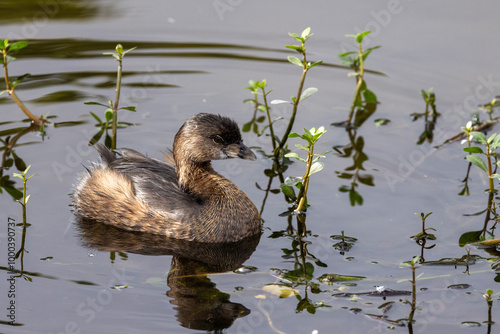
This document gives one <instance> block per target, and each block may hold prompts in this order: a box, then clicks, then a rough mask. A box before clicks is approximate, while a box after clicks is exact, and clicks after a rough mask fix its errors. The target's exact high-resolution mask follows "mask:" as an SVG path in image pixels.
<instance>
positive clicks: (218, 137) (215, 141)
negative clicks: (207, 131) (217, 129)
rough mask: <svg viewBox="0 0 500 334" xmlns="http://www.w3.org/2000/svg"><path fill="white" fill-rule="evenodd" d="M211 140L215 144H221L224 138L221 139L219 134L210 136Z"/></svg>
mask: <svg viewBox="0 0 500 334" xmlns="http://www.w3.org/2000/svg"><path fill="white" fill-rule="evenodd" d="M212 140H213V141H214V143H216V144H223V143H224V139H222V137H221V136H219V135H215V136H213V137H212Z"/></svg>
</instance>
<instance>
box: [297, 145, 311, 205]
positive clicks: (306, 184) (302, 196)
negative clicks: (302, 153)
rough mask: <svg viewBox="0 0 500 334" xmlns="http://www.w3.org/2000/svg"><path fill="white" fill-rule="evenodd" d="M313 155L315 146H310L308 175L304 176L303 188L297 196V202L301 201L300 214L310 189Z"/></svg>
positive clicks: (299, 203)
mask: <svg viewBox="0 0 500 334" xmlns="http://www.w3.org/2000/svg"><path fill="white" fill-rule="evenodd" d="M313 153H314V144H309V151H308V156H307V168H306V174H305V175H304V182H303V183H302V187H301V188H300V191H299V194H298V195H297V200H298V201H299V202H298V206H297V211H298V212H301V211H302V207H303V206H304V202H305V200H306V196H307V189H308V188H309V176H310V175H309V173H310V172H311V165H312V160H313Z"/></svg>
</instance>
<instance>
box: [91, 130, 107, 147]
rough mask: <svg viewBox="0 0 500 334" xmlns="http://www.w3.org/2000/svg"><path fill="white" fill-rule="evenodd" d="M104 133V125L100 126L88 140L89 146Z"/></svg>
mask: <svg viewBox="0 0 500 334" xmlns="http://www.w3.org/2000/svg"><path fill="white" fill-rule="evenodd" d="M103 133H104V127H102V128H101V129H100V130H99V131H98V132H97V133H96V134H95V135H94V136H93V137H92V138H91V139H90V141H89V146H94V144H95V143H97V142H98V141H99V139H101V137H102V135H103Z"/></svg>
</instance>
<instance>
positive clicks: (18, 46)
mask: <svg viewBox="0 0 500 334" xmlns="http://www.w3.org/2000/svg"><path fill="white" fill-rule="evenodd" d="M27 46H28V41H19V42H16V43H14V44H12V45H11V46H10V47H9V51H15V50H21V49H22V48H25V47H27Z"/></svg>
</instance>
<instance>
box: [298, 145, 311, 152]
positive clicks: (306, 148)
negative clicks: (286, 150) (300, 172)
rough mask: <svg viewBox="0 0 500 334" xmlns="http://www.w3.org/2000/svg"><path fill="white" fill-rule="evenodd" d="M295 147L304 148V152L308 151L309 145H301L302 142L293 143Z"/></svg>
mask: <svg viewBox="0 0 500 334" xmlns="http://www.w3.org/2000/svg"><path fill="white" fill-rule="evenodd" d="M295 147H298V148H300V149H301V150H304V151H306V152H309V146H306V145H302V144H295Z"/></svg>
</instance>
